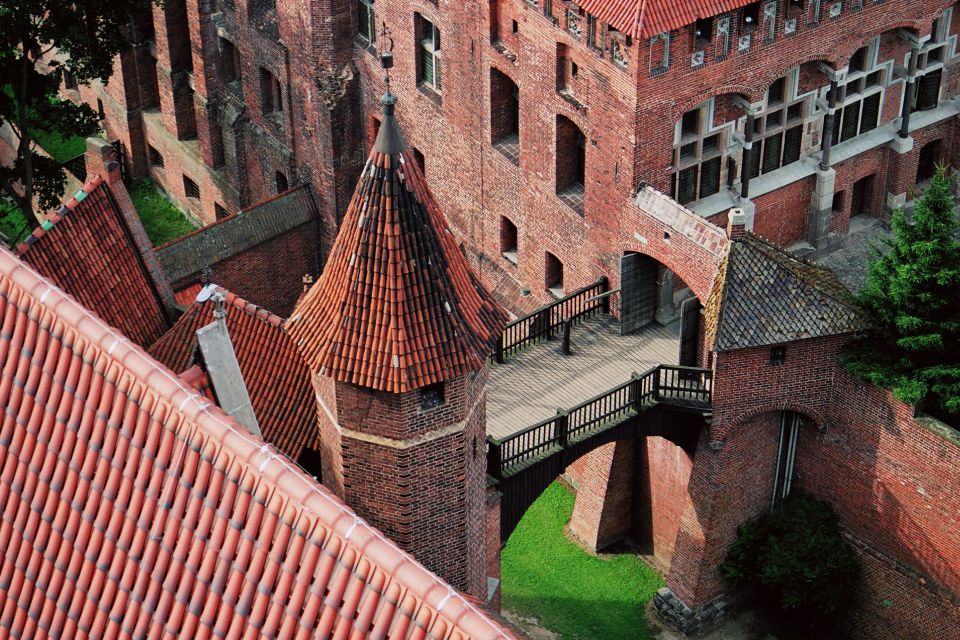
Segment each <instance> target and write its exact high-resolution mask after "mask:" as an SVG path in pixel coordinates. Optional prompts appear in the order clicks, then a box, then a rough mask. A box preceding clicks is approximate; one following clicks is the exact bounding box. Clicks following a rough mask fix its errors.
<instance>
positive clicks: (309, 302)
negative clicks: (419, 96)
mask: <svg viewBox="0 0 960 640" xmlns="http://www.w3.org/2000/svg"><path fill="white" fill-rule="evenodd" d="M385 100H387V99H386V98H385ZM389 100H392V97H390V98H389ZM504 319H505V316H504V313H503V311H502V310H501V309H500V308H499V307H498V306H497V304H496V303H495V302H494V301H493V299H492V298H491V297H490V295H489V294H488V293H487V292H486V291H485V290H483V288H482V287H481V285H480V284H479V283H478V282H477V281H476V280H475V279H474V277H473V275H472V273H471V272H470V267H469V266H468V265H467V261H466V258H465V257H464V256H463V254H462V253H461V252H460V249H459V248H458V246H457V243H456V240H455V239H454V237H453V234H452V233H451V231H450V229H449V228H448V227H447V223H446V220H444V217H443V214H442V213H441V212H440V209H439V207H438V206H437V204H436V202H435V201H434V199H433V196H432V194H431V193H430V189H429V188H428V187H427V184H426V181H425V180H424V178H423V175H422V174H421V173H420V169H419V168H418V166H417V164H416V162H415V161H414V160H413V156H412V155H410V152H409V151H408V150H407V149H406V147H405V145H404V143H403V138H402V136H401V135H400V130H399V128H398V126H397V123H396V120H395V118H394V116H393V104H392V102H389V103H388V104H387V108H386V110H385V114H384V119H383V124H382V125H381V127H380V132H379V134H378V137H377V142H376V144H375V145H374V148H373V150H372V151H371V153H370V158H369V159H368V160H367V164H366V166H365V167H364V169H363V172H362V174H361V176H360V182H359V184H358V185H357V189H356V191H355V192H354V194H353V199H352V200H351V201H350V205H349V207H348V209H347V212H346V215H345V216H344V219H343V223H342V224H341V225H340V232H339V234H338V235H337V239H336V241H335V242H334V245H333V248H332V250H331V253H330V258H329V260H328V261H327V265H326V267H325V269H324V271H323V274H322V275H321V276H320V278H319V279H318V281H317V283H316V284H315V285H313V287H311V289H310V291H309V292H308V293H307V294H306V296H304V297H303V299H302V300H301V301H300V303H299V304H298V305H297V307H296V309H295V310H294V313H293V315H292V316H291V317H290V319H289V320H288V321H287V331H288V332H289V333H290V335H291V336H292V337H293V338H294V340H295V341H296V342H297V344H298V347H299V348H300V351H301V353H303V355H304V357H305V358H306V360H307V362H308V363H309V365H310V367H311V370H312V371H319V372H320V373H321V374H323V375H326V376H329V377H332V378H334V379H336V380H340V381H344V382H350V383H352V384H357V385H361V386H364V387H369V388H372V389H378V390H381V391H390V392H394V393H400V392H404V391H409V390H411V389H416V388H419V387H422V386H425V385H428V384H432V383H435V382H440V381H443V380H446V379H449V378H453V377H456V376H459V375H463V374H465V373H466V372H468V371H473V370H476V369H479V368H481V367H482V366H483V364H484V360H485V359H486V357H487V356H488V354H489V353H490V348H491V342H492V340H493V339H494V338H495V337H496V336H499V332H500V331H501V329H502V327H503V323H504Z"/></svg>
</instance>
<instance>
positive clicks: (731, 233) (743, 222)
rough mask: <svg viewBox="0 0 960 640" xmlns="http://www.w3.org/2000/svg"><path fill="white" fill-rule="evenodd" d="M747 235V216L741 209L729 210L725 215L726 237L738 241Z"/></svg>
mask: <svg viewBox="0 0 960 640" xmlns="http://www.w3.org/2000/svg"><path fill="white" fill-rule="evenodd" d="M745 235H747V214H746V213H745V212H744V210H743V209H740V208H735V209H730V211H729V212H728V213H727V237H728V238H730V239H731V240H739V239H740V238H742V237H743V236H745Z"/></svg>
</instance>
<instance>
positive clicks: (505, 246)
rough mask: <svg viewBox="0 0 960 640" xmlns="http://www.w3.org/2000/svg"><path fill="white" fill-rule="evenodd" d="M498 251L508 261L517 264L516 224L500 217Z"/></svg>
mask: <svg viewBox="0 0 960 640" xmlns="http://www.w3.org/2000/svg"><path fill="white" fill-rule="evenodd" d="M500 253H501V254H502V255H503V257H504V258H506V259H507V261H508V262H511V263H513V264H517V225H515V224H513V223H512V222H510V220H509V219H508V218H506V217H503V216H501V217H500Z"/></svg>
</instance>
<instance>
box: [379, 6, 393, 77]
mask: <svg viewBox="0 0 960 640" xmlns="http://www.w3.org/2000/svg"><path fill="white" fill-rule="evenodd" d="M380 42H382V43H383V44H384V47H383V48H381V49H380V66H381V67H383V69H384V71H385V75H384V78H383V81H384V83H386V86H387V95H388V96H389V95H392V94H391V93H390V69H392V68H393V36H392V35H391V34H390V29H389V28H387V23H386V21H384V22H383V26H382V27H381V28H380Z"/></svg>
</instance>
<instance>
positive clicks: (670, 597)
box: [653, 587, 728, 636]
mask: <svg viewBox="0 0 960 640" xmlns="http://www.w3.org/2000/svg"><path fill="white" fill-rule="evenodd" d="M727 607H728V603H727V601H726V599H725V598H724V597H722V596H721V597H719V598H716V599H714V600H711V601H710V602H708V603H707V604H705V605H703V606H700V607H696V608H695V609H691V608H690V607H688V606H687V605H686V604H685V603H684V602H683V600H681V599H680V598H679V597H677V595H676V594H674V593H673V591H671V590H670V589H668V588H667V587H663V588H662V589H660V590H659V591H657V595H656V596H654V598H653V610H654V611H656V612H657V617H658V618H660V619H661V620H663V621H664V622H666V623H667V624H669V625H670V626H672V627H676V628H677V629H679V630H680V632H681V633H683V634H684V635H686V636H692V635H694V634H695V633H697V632H699V631H702V630H703V629H705V628H707V627H710V626H713V625H714V624H716V623H717V622H718V621H719V620H720V619H721V618H722V617H723V616H724V614H725V613H726V611H727Z"/></svg>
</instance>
